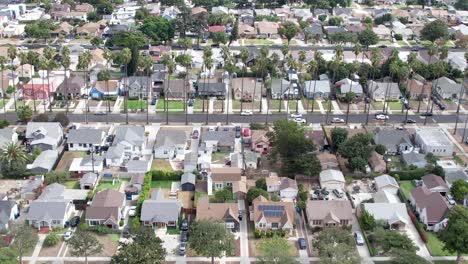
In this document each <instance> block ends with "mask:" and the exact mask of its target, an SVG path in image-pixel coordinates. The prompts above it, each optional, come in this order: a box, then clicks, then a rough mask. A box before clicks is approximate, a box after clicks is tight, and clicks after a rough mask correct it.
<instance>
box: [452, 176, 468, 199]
mask: <svg viewBox="0 0 468 264" xmlns="http://www.w3.org/2000/svg"><path fill="white" fill-rule="evenodd" d="M450 193H451V194H452V195H453V198H455V199H456V200H457V201H463V198H464V197H465V195H466V194H468V182H466V181H465V180H462V179H459V180H456V181H454V182H453V183H452V187H450Z"/></svg>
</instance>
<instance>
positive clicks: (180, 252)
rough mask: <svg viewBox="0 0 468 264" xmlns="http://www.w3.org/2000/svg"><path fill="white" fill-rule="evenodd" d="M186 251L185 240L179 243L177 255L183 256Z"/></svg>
mask: <svg viewBox="0 0 468 264" xmlns="http://www.w3.org/2000/svg"><path fill="white" fill-rule="evenodd" d="M186 251H187V242H182V243H180V246H179V255H181V256H185V252H186Z"/></svg>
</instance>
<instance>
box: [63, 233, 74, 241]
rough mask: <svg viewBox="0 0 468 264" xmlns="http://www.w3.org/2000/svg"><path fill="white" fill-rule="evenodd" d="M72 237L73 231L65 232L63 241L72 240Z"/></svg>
mask: <svg viewBox="0 0 468 264" xmlns="http://www.w3.org/2000/svg"><path fill="white" fill-rule="evenodd" d="M72 236H73V231H71V230H68V231H67V232H65V234H64V235H63V240H64V241H68V240H70V239H71V238H72Z"/></svg>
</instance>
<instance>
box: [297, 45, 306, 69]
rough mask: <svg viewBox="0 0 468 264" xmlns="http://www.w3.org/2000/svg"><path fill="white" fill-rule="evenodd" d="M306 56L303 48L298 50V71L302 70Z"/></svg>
mask: <svg viewBox="0 0 468 264" xmlns="http://www.w3.org/2000/svg"><path fill="white" fill-rule="evenodd" d="M306 58H307V53H306V51H305V50H300V51H299V63H300V64H299V71H301V72H302V69H303V68H304V61H305V60H306Z"/></svg>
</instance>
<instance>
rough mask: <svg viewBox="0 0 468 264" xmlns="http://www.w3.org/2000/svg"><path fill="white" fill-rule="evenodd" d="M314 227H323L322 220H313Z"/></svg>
mask: <svg viewBox="0 0 468 264" xmlns="http://www.w3.org/2000/svg"><path fill="white" fill-rule="evenodd" d="M312 225H322V220H312Z"/></svg>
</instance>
